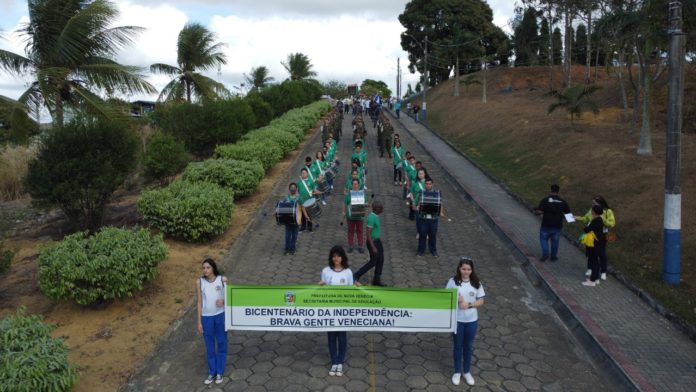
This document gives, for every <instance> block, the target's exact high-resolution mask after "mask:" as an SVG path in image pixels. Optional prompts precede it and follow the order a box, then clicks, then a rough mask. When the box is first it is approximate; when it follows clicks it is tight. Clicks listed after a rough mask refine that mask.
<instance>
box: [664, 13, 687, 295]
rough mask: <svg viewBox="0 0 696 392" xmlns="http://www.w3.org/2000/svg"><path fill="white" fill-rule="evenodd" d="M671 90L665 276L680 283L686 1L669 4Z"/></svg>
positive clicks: (666, 189) (665, 217) (668, 111)
mask: <svg viewBox="0 0 696 392" xmlns="http://www.w3.org/2000/svg"><path fill="white" fill-rule="evenodd" d="M669 22H670V23H669V24H670V26H669V30H668V33H669V36H670V43H669V82H668V83H669V91H668V95H667V99H668V101H667V156H666V157H665V160H666V170H665V216H664V239H663V241H664V244H663V254H662V279H663V280H664V281H665V283H668V284H674V285H676V284H679V281H680V277H681V130H682V102H683V100H684V45H685V36H684V33H683V32H682V3H681V1H680V0H671V1H670V3H669Z"/></svg>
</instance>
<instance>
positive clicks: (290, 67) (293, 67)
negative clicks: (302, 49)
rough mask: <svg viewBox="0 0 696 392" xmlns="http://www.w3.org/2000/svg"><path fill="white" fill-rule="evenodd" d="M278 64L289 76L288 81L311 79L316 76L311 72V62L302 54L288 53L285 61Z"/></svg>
mask: <svg viewBox="0 0 696 392" xmlns="http://www.w3.org/2000/svg"><path fill="white" fill-rule="evenodd" d="M280 63H281V64H282V65H283V67H284V68H285V70H286V71H288V73H289V74H290V80H303V79H311V78H313V77H315V76H317V73H316V72H314V71H313V70H312V62H311V61H310V60H309V57H307V55H306V54H304V53H299V52H298V53H290V54H288V58H287V60H286V61H281V62H280Z"/></svg>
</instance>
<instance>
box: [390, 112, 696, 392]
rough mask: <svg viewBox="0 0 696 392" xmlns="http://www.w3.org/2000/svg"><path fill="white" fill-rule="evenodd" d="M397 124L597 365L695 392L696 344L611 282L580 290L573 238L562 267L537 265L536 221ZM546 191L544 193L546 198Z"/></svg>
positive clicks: (430, 141) (485, 180)
mask: <svg viewBox="0 0 696 392" xmlns="http://www.w3.org/2000/svg"><path fill="white" fill-rule="evenodd" d="M391 114H392V116H393V113H391ZM394 122H395V124H400V126H401V128H402V130H407V131H408V133H409V134H410V135H412V136H413V137H414V138H415V139H416V140H417V141H418V142H419V143H420V144H421V146H422V147H423V148H424V149H425V150H426V151H427V152H428V153H429V155H431V156H432V157H434V159H435V160H436V161H437V162H438V163H439V164H440V165H441V166H442V168H443V169H444V170H443V171H445V172H447V173H449V174H450V175H451V177H452V180H453V181H455V182H456V183H457V184H458V185H459V186H460V187H461V190H462V191H464V192H465V193H466V194H468V195H469V196H470V197H471V199H472V200H473V201H474V202H475V203H476V204H478V206H479V207H480V208H481V210H483V211H484V212H485V214H486V215H487V216H488V218H489V219H490V222H491V223H493V225H494V227H495V228H496V229H497V230H498V232H499V234H502V236H503V237H506V238H507V239H508V240H509V241H510V243H511V244H513V245H514V247H515V248H516V249H517V250H518V251H519V253H520V254H521V256H522V257H521V258H522V260H523V265H525V267H526V272H527V274H528V276H529V277H530V279H532V281H533V283H535V284H537V283H538V284H540V285H541V286H542V287H543V288H545V289H546V290H547V291H548V292H549V293H550V294H551V297H552V300H555V303H554V304H553V307H554V308H555V309H556V311H557V313H558V314H559V316H560V317H561V319H563V321H564V322H565V323H566V325H567V326H568V328H569V329H570V330H571V331H572V332H573V333H574V335H575V336H576V337H577V338H578V339H579V340H580V341H581V342H582V343H583V344H584V346H585V347H586V348H587V350H588V352H589V354H590V355H591V356H593V357H594V358H595V361H596V362H597V361H598V362H599V364H600V365H601V366H602V367H605V368H609V369H608V370H610V371H611V372H613V374H614V375H616V376H618V378H624V380H622V381H624V382H625V383H626V385H629V386H630V385H631V384H632V385H633V386H634V387H635V389H637V390H641V391H685V392H686V391H696V344H694V342H692V341H691V340H689V339H688V338H687V337H686V336H684V334H682V333H681V332H680V331H678V330H677V329H676V328H675V327H674V326H673V325H672V324H671V323H670V322H669V321H667V320H666V319H664V318H663V317H662V316H660V315H659V314H657V313H656V312H655V311H654V310H653V309H651V308H650V307H649V306H647V305H646V304H645V303H644V302H643V301H642V300H641V299H639V298H638V297H637V296H636V295H635V294H634V293H633V292H631V291H630V290H629V289H628V288H627V287H626V286H624V285H623V284H621V283H620V282H618V281H617V280H616V279H614V278H613V277H611V276H610V277H609V278H608V279H607V280H606V281H602V282H601V284H600V285H599V286H598V287H585V286H582V285H581V284H580V283H581V281H583V280H584V272H585V266H586V258H585V255H584V253H583V252H582V251H581V250H579V249H578V248H576V247H575V246H573V244H571V243H570V242H569V241H568V240H567V239H565V238H562V239H561V245H560V251H559V261H558V262H555V263H551V262H546V263H541V262H539V261H538V258H537V256H538V255H539V254H540V245H539V225H540V220H539V219H538V218H537V217H535V216H534V215H533V214H532V213H531V212H530V211H529V210H528V209H527V208H526V207H525V206H524V205H522V204H521V203H520V202H519V201H518V200H517V199H516V198H515V197H513V196H512V195H510V194H509V193H508V192H507V191H506V190H505V189H503V188H502V187H501V186H500V185H498V184H497V183H496V182H494V181H493V180H492V179H491V178H489V177H488V176H487V175H486V174H485V173H483V172H482V171H481V170H479V169H478V168H477V167H476V166H475V165H474V164H472V163H471V162H470V161H469V160H468V159H467V158H466V157H465V156H463V155H462V154H461V153H460V152H458V151H456V150H455V149H454V148H453V147H451V146H450V145H449V144H448V143H447V142H445V141H444V140H443V139H442V138H441V137H440V136H439V135H437V134H435V133H434V132H432V131H431V130H429V129H428V128H427V127H425V126H423V125H422V124H420V123H416V122H415V121H414V120H413V119H412V118H409V117H407V116H401V118H400V119H399V120H396V119H395V120H394ZM396 129H398V127H396ZM397 132H398V131H397ZM402 132H403V131H402ZM545 192H546V190H545V189H540V190H539V198H540V199H541V198H542V197H543V196H544V195H545V194H546V193H545ZM610 262H611V260H610Z"/></svg>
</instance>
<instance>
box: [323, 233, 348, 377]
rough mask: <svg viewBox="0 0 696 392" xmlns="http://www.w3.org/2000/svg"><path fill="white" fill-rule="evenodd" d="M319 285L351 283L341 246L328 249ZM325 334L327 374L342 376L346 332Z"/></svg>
mask: <svg viewBox="0 0 696 392" xmlns="http://www.w3.org/2000/svg"><path fill="white" fill-rule="evenodd" d="M319 285H321V286H324V285H327V286H352V285H353V272H352V271H351V270H350V268H348V256H347V255H346V251H345V250H343V248H342V247H340V246H334V247H333V248H331V251H329V265H328V266H327V267H324V269H323V270H322V271H321V280H320V281H319ZM327 335H328V338H329V339H328V340H329V355H330V356H331V369H330V370H329V376H339V377H340V376H343V363H344V362H345V361H346V351H347V350H348V333H346V331H329V332H327Z"/></svg>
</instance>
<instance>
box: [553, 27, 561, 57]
mask: <svg viewBox="0 0 696 392" xmlns="http://www.w3.org/2000/svg"><path fill="white" fill-rule="evenodd" d="M552 41H553V63H554V64H561V62H563V38H562V35H561V29H560V28H559V27H556V28H555V29H553V38H552Z"/></svg>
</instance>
